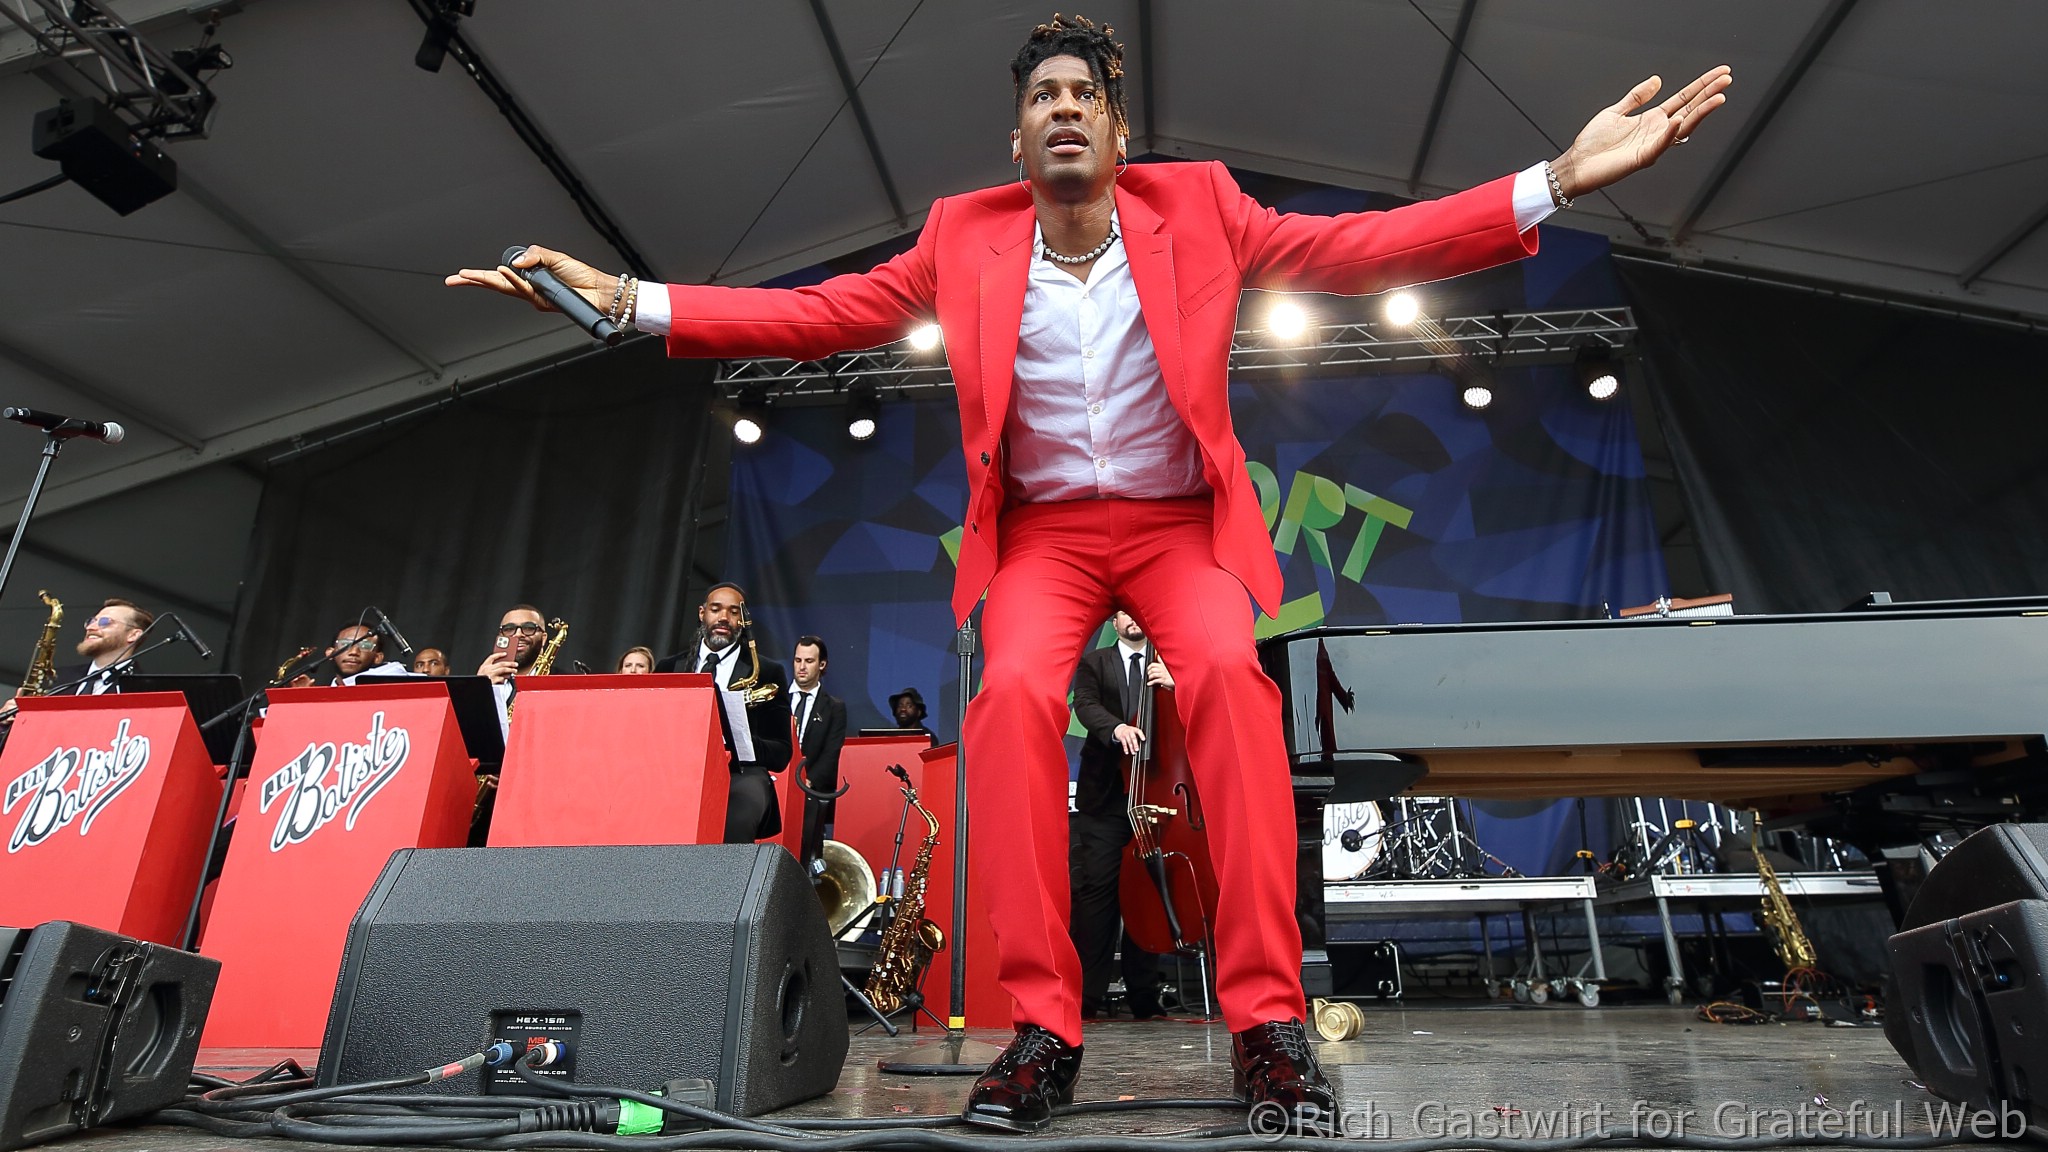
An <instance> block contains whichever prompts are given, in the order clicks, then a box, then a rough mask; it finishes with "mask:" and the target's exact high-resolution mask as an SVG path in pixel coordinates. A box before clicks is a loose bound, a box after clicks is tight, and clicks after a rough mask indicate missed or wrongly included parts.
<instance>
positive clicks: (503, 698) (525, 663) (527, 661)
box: [476, 604, 548, 736]
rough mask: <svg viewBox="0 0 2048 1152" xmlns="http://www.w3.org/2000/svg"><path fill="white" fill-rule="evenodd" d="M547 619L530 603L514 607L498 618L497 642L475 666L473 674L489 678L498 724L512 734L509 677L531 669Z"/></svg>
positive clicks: (545, 635) (537, 653)
mask: <svg viewBox="0 0 2048 1152" xmlns="http://www.w3.org/2000/svg"><path fill="white" fill-rule="evenodd" d="M547 634H548V626H547V618H546V617H544V616H542V615H541V614H540V609H538V608H535V607H534V606H533V605H531V604H515V605H513V606H512V607H511V608H509V609H507V610H506V612H505V614H504V615H503V616H501V617H499V618H498V642H497V643H493V644H492V645H491V654H490V655H489V656H486V657H484V662H483V663H482V664H479V665H477V669H476V674H477V675H479V676H488V677H490V679H491V691H492V693H493V694H494V695H496V696H497V698H498V724H499V726H500V727H502V728H503V729H504V730H505V734H506V735H507V736H510V735H511V733H512V713H511V705H512V678H513V677H514V676H524V675H526V674H527V673H529V672H531V671H532V670H533V662H534V661H535V660H536V659H538V658H539V657H540V650H541V647H542V646H543V645H545V644H546V643H547Z"/></svg>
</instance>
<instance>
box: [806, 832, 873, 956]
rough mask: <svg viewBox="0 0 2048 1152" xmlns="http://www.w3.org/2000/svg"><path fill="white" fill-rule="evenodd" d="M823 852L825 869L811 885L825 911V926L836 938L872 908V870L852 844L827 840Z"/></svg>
mask: <svg viewBox="0 0 2048 1152" xmlns="http://www.w3.org/2000/svg"><path fill="white" fill-rule="evenodd" d="M823 852H824V864H825V870H824V871H823V872H822V873H820V874H819V875H818V878H817V879H816V880H814V881H812V886H813V887H815V888H816V889H817V891H818V903H819V904H820V905H822V906H823V907H824V909H825V927H826V929H827V930H829V931H830V932H831V933H832V935H833V937H834V938H837V937H838V935H839V934H840V933H841V932H844V931H846V930H847V929H848V928H851V927H852V926H853V922H854V921H855V920H856V919H858V918H859V917H860V914H861V913H862V912H865V911H867V910H868V909H869V908H872V907H874V904H875V871H874V869H872V868H870V867H868V862H867V861H866V860H864V859H862V858H861V854H860V853H859V852H857V851H855V850H854V849H853V846H852V845H849V844H842V843H840V842H839V841H837V840H827V841H825V845H824V848H823Z"/></svg>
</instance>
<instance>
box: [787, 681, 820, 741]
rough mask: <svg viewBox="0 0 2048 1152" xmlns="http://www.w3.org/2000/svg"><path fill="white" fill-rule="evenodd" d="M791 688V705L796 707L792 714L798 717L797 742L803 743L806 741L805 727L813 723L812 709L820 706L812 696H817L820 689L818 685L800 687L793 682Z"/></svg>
mask: <svg viewBox="0 0 2048 1152" xmlns="http://www.w3.org/2000/svg"><path fill="white" fill-rule="evenodd" d="M790 689H791V691H790V699H789V706H790V707H791V708H793V709H795V711H794V712H793V713H792V715H794V716H795V717H796V742H797V744H799V745H801V744H803V742H804V729H805V728H808V727H810V725H811V709H813V708H816V707H817V706H818V702H817V701H816V700H814V699H812V697H815V696H816V695H817V694H818V691H819V690H818V688H817V687H816V686H813V687H810V688H798V687H797V686H796V685H795V684H791V685H790Z"/></svg>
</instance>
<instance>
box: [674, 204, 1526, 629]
mask: <svg viewBox="0 0 2048 1152" xmlns="http://www.w3.org/2000/svg"><path fill="white" fill-rule="evenodd" d="M1513 185H1514V178H1513V177H1511V176H1508V177H1502V178H1501V179H1499V180H1495V181H1493V182H1492V183H1489V184H1483V185H1480V186H1479V187H1477V188H1473V189H1471V190H1469V191H1465V192H1460V193H1457V194H1456V195H1453V196H1446V197H1444V198H1443V199H1441V200H1430V201H1424V202H1422V203H1419V204H1411V205H1407V206H1405V207H1402V208H1397V209H1395V210H1393V211H1391V212H1360V213H1353V214H1348V215H1343V216H1291V215H1282V214H1280V213H1277V212H1274V211H1272V210H1271V209H1268V208H1264V207H1262V206H1260V205H1259V203H1258V202H1257V201H1255V200H1253V199H1252V198H1251V197H1249V196H1246V195H1245V194H1244V193H1243V192H1241V191H1239V190H1238V187H1237V184H1236V182H1235V181H1233V180H1232V179H1231V178H1230V173H1229V172H1228V170H1226V169H1225V168H1224V167H1223V165H1221V164H1216V163H1206V164H1140V165H1135V166H1133V167H1131V168H1129V169H1127V170H1126V171H1125V172H1124V173H1123V174H1122V175H1120V176H1118V177H1117V184H1116V208H1117V215H1118V219H1119V221H1120V223H1121V226H1122V232H1123V244H1124V251H1125V254H1126V256H1127V257H1128V258H1129V260H1130V263H1131V279H1132V281H1133V282H1134V283H1135V284H1136V286H1137V289H1138V304H1139V307H1140V308H1141V309H1142V310H1143V312H1144V315H1145V327H1146V329H1147V330H1148V331H1149V332H1150V333H1151V336H1152V346H1153V350H1154V351H1155V352H1156V353H1157V355H1158V358H1159V371H1160V375H1161V376H1162V377H1163V378H1164V379H1165V382H1166V388H1167V394H1168V396H1169V397H1170V398H1171V400H1172V401H1173V406H1174V407H1175V409H1177V410H1178V411H1179V412H1180V415H1181V418H1182V419H1184V420H1186V421H1187V423H1188V427H1189V428H1190V429H1192V430H1193V431H1194V434H1195V440H1196V442H1197V443H1198V444H1199V445H1200V446H1201V449H1202V472H1203V475H1204V476H1205V477H1206V478H1207V479H1208V482H1209V487H1210V489H1211V490H1212V491H1214V493H1215V500H1216V528H1215V532H1216V560H1217V562H1218V563H1219V564H1221V565H1222V566H1223V568H1224V569H1225V570H1226V571H1229V572H1230V573H1231V574H1233V575H1235V576H1236V577H1237V578H1238V579H1239V580H1240V581H1242V582H1243V583H1244V586H1245V588H1246V589H1247V590H1249V591H1250V592H1251V594H1252V597H1253V598H1254V599H1255V600H1257V602H1258V605H1259V607H1260V608H1262V609H1264V610H1265V612H1266V614H1267V615H1268V616H1272V615H1275V614H1277V613H1278V611H1279V608H1280V594H1281V579H1280V567H1279V565H1278V564H1277V563H1276V562H1275V561H1274V559H1273V545H1272V541H1271V540H1270V539H1269V538H1268V537H1267V536H1266V524H1265V519H1264V517H1263V516H1262V515H1261V513H1260V511H1259V500H1258V494H1257V492H1256V491H1255V490H1254V489H1253V487H1252V484H1251V477H1250V475H1249V474H1248V473H1247V472H1246V471H1245V458H1244V449H1243V447H1242V446H1240V445H1239V444H1238V442H1237V437H1236V434H1235V433H1234V432H1233V431H1232V430H1231V425H1230V392H1229V382H1228V379H1227V376H1226V371H1227V369H1228V367H1229V360H1230V338H1231V333H1232V330H1233V329H1234V328H1235V327H1236V322H1237V302H1238V293H1239V292H1240V291H1241V290H1243V289H1246V288H1268V289H1284V290H1287V291H1295V292H1337V293H1345V294H1351V295H1358V294H1365V293H1371V292H1380V291H1384V290H1386V289H1389V288H1394V287H1399V286H1402V285H1407V284H1418V283H1422V282H1424V281H1429V280H1441V279H1444V278H1446V277H1450V276H1457V275H1460V274H1462V273H1466V272H1473V271H1477V270H1479V269H1481V268H1488V267H1492V266H1493V265H1496V264H1501V263H1505V262H1507V261H1509V260H1515V259H1519V258H1521V257H1523V256H1526V255H1529V254H1531V253H1533V252H1535V251H1536V230H1535V229H1533V228H1532V229H1530V230H1529V231H1528V232H1527V233H1526V234H1524V233H1519V232H1517V231H1515V222H1514V206H1513V204H1512V197H1513ZM1034 220H1035V217H1034V214H1033V210H1032V204H1031V194H1030V191H1029V190H1028V189H1026V188H1025V187H1024V186H1023V185H1021V184H1009V185H1005V186H1003V187H1000V188H986V189H983V190H981V191H979V192H969V193H967V194H966V195H962V196H948V197H945V198H943V199H941V200H938V201H936V202H935V203H933V205H932V210H931V214H930V215H929V216H928V217H926V219H925V224H924V231H923V233H922V234H921V235H919V237H918V239H917V246H916V247H915V248H912V249H911V250H910V251H908V252H905V253H903V254H902V255H900V256H898V257H896V258H895V259H893V260H890V261H889V262H887V263H885V264H883V265H881V266H879V267H877V268H874V269H872V270H870V271H868V272H865V273H861V274H858V275H847V276H835V277H833V278H832V279H830V280H827V281H825V282H824V283H822V284H818V285H815V286H812V287H808V288H794V289H781V288H720V287H710V286H705V285H682V284H675V285H670V286H669V306H670V308H671V310H672V313H673V317H674V319H673V327H672V329H671V331H670V335H669V338H668V351H669V355H671V356H698V357H742V356H787V357H790V358H792V359H797V360H815V359H818V358H820V357H823V356H827V355H830V354H831V353H834V352H842V351H846V350H848V349H853V348H872V347H875V346H877V345H880V344H887V343H889V342H891V341H894V340H900V339H902V338H903V336H904V335H905V334H906V333H907V332H908V331H909V330H910V328H912V327H913V326H914V325H916V324H918V323H922V322H925V321H927V320H929V319H931V318H932V316H933V315H934V314H935V313H936V315H937V318H938V322H939V327H940V329H941V330H942V331H943V332H944V333H945V341H946V359H947V361H948V362H949V363H950V365H951V367H952V370H953V383H954V388H955V392H956V394H957V398H958V400H959V404H960V433H961V440H962V446H963V447H964V448H965V450H966V452H967V486H968V493H969V496H968V505H967V519H966V529H967V530H966V532H965V533H964V534H963V536H962V538H961V544H960V563H959V570H958V574H957V576H956V577H955V581H954V585H953V613H954V616H955V617H956V618H957V619H959V620H965V619H966V618H967V614H968V612H970V611H972V610H973V608H974V605H975V602H976V601H978V600H980V599H981V594H982V592H983V590H985V589H986V588H987V587H988V582H989V579H990V578H991V577H992V576H993V575H994V574H995V567H996V527H997V522H998V520H999V519H1000V516H1001V512H1002V508H1003V498H1004V484H1003V475H1004V467H1003V458H1002V457H1003V445H1002V432H1003V423H1004V419H1005V417H1006V416H1007V415H1008V412H1009V405H1010V388H1011V385H1012V383H1013V371H1014V368H1015V365H1016V361H1017V333H1018V327H1019V325H1020V324H1021V322H1022V320H1023V314H1024V286H1025V278H1026V274H1027V272H1028V270H1029V267H1030V263H1029V262H1030V259H1031V234H1032V225H1033V223H1034Z"/></svg>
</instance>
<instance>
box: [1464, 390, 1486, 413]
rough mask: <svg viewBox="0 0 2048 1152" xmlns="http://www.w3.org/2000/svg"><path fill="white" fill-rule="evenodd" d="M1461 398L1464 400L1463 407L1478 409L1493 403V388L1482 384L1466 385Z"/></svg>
mask: <svg viewBox="0 0 2048 1152" xmlns="http://www.w3.org/2000/svg"><path fill="white" fill-rule="evenodd" d="M1461 398H1462V399H1463V400H1464V401H1465V407H1467V408H1470V409H1472V410H1474V411H1478V410H1479V409H1481V408H1484V407H1486V406H1487V405H1488V404H1491V403H1493V389H1491V388H1488V387H1487V386H1486V385H1484V384H1471V385H1467V386H1466V388H1465V393H1464V395H1463V397H1461Z"/></svg>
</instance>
